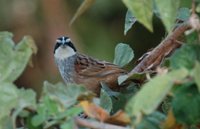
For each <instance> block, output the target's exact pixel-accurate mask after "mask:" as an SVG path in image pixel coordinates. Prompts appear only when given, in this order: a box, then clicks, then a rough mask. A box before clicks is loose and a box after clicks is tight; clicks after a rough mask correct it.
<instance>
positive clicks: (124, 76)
mask: <svg viewBox="0 0 200 129" xmlns="http://www.w3.org/2000/svg"><path fill="white" fill-rule="evenodd" d="M127 79H128V75H121V76H119V77H118V84H119V85H120V84H122V83H123V82H124V81H126V80H127Z"/></svg>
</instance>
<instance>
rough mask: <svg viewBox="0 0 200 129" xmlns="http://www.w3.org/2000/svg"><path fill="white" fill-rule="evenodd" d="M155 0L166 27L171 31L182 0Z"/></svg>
mask: <svg viewBox="0 0 200 129" xmlns="http://www.w3.org/2000/svg"><path fill="white" fill-rule="evenodd" d="M155 2H156V6H157V9H158V10H159V12H160V17H161V19H162V21H163V23H164V25H165V28H166V29H167V31H168V32H170V31H171V29H172V27H173V25H174V23H175V20H176V16H177V10H178V8H179V4H180V0H155Z"/></svg>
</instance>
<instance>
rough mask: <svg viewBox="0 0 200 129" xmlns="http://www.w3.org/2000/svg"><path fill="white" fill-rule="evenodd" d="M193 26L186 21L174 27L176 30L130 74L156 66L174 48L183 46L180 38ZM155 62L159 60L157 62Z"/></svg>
mask: <svg viewBox="0 0 200 129" xmlns="http://www.w3.org/2000/svg"><path fill="white" fill-rule="evenodd" d="M190 28H191V24H190V23H189V22H185V23H183V24H181V25H180V26H178V27H177V28H175V29H174V31H173V32H172V33H171V34H169V35H168V36H167V37H166V38H165V39H164V40H163V41H162V42H161V43H160V44H159V45H158V46H157V47H156V48H154V49H153V50H152V51H151V53H150V54H149V55H148V56H146V57H145V58H144V59H143V60H142V61H141V62H140V63H139V64H138V65H137V66H136V67H135V68H134V69H133V70H132V71H131V72H130V73H129V76H131V75H133V74H134V73H141V72H144V71H146V70H147V69H148V68H149V66H152V67H155V66H156V65H158V62H161V61H162V59H163V58H165V57H166V56H168V55H169V54H170V53H172V52H173V51H174V50H176V49H177V48H178V47H180V46H181V44H180V42H177V41H178V38H179V37H180V36H181V35H182V34H183V33H184V32H185V31H186V30H189V29H190ZM155 62H157V63H156V64H155Z"/></svg>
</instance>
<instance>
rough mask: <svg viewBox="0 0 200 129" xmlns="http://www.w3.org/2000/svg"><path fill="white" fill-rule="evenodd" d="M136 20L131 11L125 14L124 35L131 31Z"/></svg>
mask: <svg viewBox="0 0 200 129" xmlns="http://www.w3.org/2000/svg"><path fill="white" fill-rule="evenodd" d="M136 21H137V20H136V18H135V17H134V16H133V15H132V13H131V11H130V10H128V11H127V13H126V18H125V25H124V35H126V33H127V32H128V31H129V30H130V29H131V27H132V26H133V24H134V23H135V22H136Z"/></svg>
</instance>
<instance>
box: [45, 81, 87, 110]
mask: <svg viewBox="0 0 200 129" xmlns="http://www.w3.org/2000/svg"><path fill="white" fill-rule="evenodd" d="M85 91H86V90H85V88H84V87H83V86H82V85H77V84H71V85H67V86H66V85H64V84H62V83H57V84H55V85H53V84H51V83H49V82H44V88H43V92H44V95H48V96H49V97H50V98H51V99H53V100H56V101H58V102H59V103H60V104H62V105H63V106H64V107H66V108H67V107H70V106H72V105H74V104H75V103H76V100H77V98H78V97H79V95H80V94H81V93H83V92H85Z"/></svg>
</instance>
